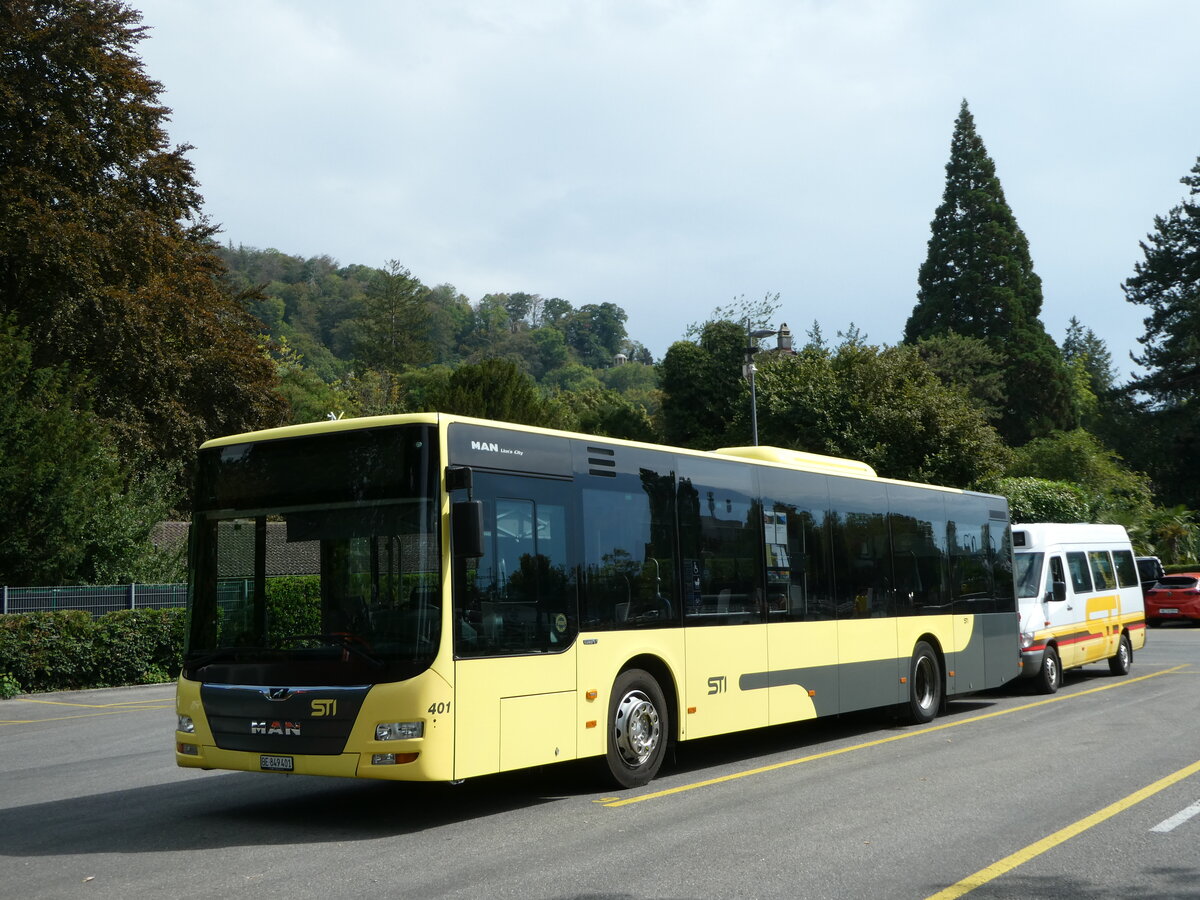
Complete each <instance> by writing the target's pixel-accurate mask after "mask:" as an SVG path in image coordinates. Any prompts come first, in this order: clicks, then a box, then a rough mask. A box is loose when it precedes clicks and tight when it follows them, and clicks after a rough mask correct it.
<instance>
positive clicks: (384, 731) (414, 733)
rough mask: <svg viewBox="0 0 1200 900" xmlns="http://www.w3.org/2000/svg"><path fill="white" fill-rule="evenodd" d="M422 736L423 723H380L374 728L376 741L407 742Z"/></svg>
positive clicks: (423, 732)
mask: <svg viewBox="0 0 1200 900" xmlns="http://www.w3.org/2000/svg"><path fill="white" fill-rule="evenodd" d="M424 736H425V723H424V722H380V723H379V724H378V725H376V726H375V740H377V741H409V740H412V739H413V738H419V737H424Z"/></svg>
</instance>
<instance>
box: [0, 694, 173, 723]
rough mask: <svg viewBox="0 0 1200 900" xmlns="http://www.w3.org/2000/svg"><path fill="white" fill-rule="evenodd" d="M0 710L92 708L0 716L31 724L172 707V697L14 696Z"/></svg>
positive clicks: (0, 720) (1, 720) (11, 721)
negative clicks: (75, 698) (12, 706)
mask: <svg viewBox="0 0 1200 900" xmlns="http://www.w3.org/2000/svg"><path fill="white" fill-rule="evenodd" d="M3 703H4V705H3V706H0V711H2V712H7V707H8V704H10V703H13V704H16V703H28V704H32V705H38V706H61V707H67V708H74V709H86V710H92V712H81V713H76V714H74V715H63V716H41V717H38V718H33V719H29V718H23V719H9V718H0V725H33V724H36V723H38V722H63V721H65V720H67V719H89V718H94V717H95V716H115V715H120V714H122V713H131V712H143V711H145V710H155V709H174V707H175V698H174V697H155V698H152V699H149V700H126V701H123V702H121V703H74V702H71V701H67V700H37V699H35V698H33V697H14V698H12V699H11V700H5V701H3Z"/></svg>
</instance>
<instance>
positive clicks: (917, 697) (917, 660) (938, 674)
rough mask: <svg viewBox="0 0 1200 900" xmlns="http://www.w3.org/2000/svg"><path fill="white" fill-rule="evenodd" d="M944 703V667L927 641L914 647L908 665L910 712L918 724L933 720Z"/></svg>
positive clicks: (910, 715)
mask: <svg viewBox="0 0 1200 900" xmlns="http://www.w3.org/2000/svg"><path fill="white" fill-rule="evenodd" d="M941 705H942V667H941V666H939V665H938V658H937V654H936V653H934V652H933V648H932V647H930V646H929V644H927V643H926V642H925V641H919V642H918V643H917V646H916V647H915V648H914V649H913V656H912V662H911V663H909V666H908V714H909V718H911V719H912V721H913V722H914V723H915V724H917V725H924V724H925V723H926V722H932V721H933V717H934V716H936V715H937V711H938V707H940V706H941Z"/></svg>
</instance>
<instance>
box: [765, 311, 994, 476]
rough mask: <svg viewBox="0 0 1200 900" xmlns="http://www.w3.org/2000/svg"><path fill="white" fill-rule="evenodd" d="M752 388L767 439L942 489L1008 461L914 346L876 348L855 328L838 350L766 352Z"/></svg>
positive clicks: (969, 408) (983, 425) (990, 430)
mask: <svg viewBox="0 0 1200 900" xmlns="http://www.w3.org/2000/svg"><path fill="white" fill-rule="evenodd" d="M757 388H758V425H759V433H760V437H761V440H762V443H764V444H774V445H776V446H780V447H787V448H791V449H796V450H804V451H807V452H810V453H823V454H828V455H831V456H840V457H846V458H850V459H856V460H860V461H862V462H865V463H867V464H868V465H870V466H872V467H873V468H874V469H875V470H876V471H877V472H878V473H879V474H881V475H885V476H888V477H891V478H901V479H906V480H909V481H919V482H927V483H933V484H943V485H947V486H949V487H963V488H966V487H972V486H974V485H975V484H977V483H979V482H980V481H982V480H984V479H987V478H990V477H993V476H994V475H996V474H998V473H999V472H1000V471H1001V470H1002V468H1003V465H1004V463H1005V462H1006V453H1007V452H1006V450H1005V448H1004V446H1003V445H1002V443H1001V442H1000V438H999V436H998V435H997V434H996V431H995V429H993V428H992V427H991V426H990V425H988V424H987V422H986V420H985V419H984V417H983V415H982V414H981V413H980V412H979V411H978V410H976V409H975V408H973V406H972V405H971V403H970V402H969V401H968V400H967V398H966V397H965V396H964V395H963V394H962V393H961V392H960V391H957V390H954V389H951V388H947V387H945V386H944V385H943V384H942V383H941V382H940V381H939V380H938V379H937V376H935V375H934V373H933V372H932V371H931V370H930V368H929V367H928V366H927V365H926V364H925V363H924V362H923V361H922V360H921V357H920V355H919V354H918V352H917V350H916V348H915V347H912V346H908V345H901V346H898V347H885V348H880V347H875V346H871V345H869V344H866V343H863V342H862V341H861V340H859V339H857V338H856V336H855V332H852V333H851V335H850V336H849V337H848V338H847V339H845V340H844V341H843V342H842V343H841V344H840V345H839V346H838V347H837V349H836V350H832V351H831V350H828V349H819V348H817V347H815V346H811V345H810V346H808V347H805V348H804V349H803V350H801V351H800V352H799V353H798V354H796V355H794V356H789V355H786V354H765V355H764V356H763V357H760V363H759V369H758V376H757Z"/></svg>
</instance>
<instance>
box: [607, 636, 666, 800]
mask: <svg viewBox="0 0 1200 900" xmlns="http://www.w3.org/2000/svg"><path fill="white" fill-rule="evenodd" d="M642 666H648V667H647V668H643V667H642ZM673 695H674V684H673V683H672V680H671V679H670V677H669V672H668V670H667V669H666V667H665V666H664V665H663V664H662V662H661V660H658V661H656V660H655V659H654V658H653V657H650V658H638V659H635V660H631V661H630V662H629V663H627V664H626V665H625V667H624V668H623V669H622V670H621V671H620V672H619V673H618V675H617V677H616V680H615V681H614V682H613V687H612V694H611V696H610V697H609V703H608V718H607V720H606V729H607V733H606V735H605V737H606V741H605V747H606V750H605V763H606V766H607V769H608V773H609V775H610V776H611V777H612V780H613V781H614V782H616V783H617V784H618V785H619V786H620V787H624V788H632V787H641V786H642V785H644V784H646V783H647V782H649V781H650V780H651V779H653V778H654V776H655V775H657V774H658V770H659V768H660V767H661V766H662V762H663V759H664V758H665V757H666V752H667V744H668V743H669V742H670V740H671V739H672V737H673V729H674V727H675V724H674V719H675V712H674V710H675V704H674V703H673V702H672V700H671V699H668V698H669V697H673Z"/></svg>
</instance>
